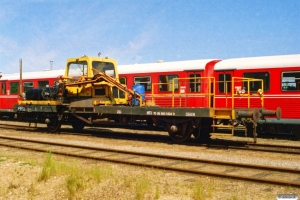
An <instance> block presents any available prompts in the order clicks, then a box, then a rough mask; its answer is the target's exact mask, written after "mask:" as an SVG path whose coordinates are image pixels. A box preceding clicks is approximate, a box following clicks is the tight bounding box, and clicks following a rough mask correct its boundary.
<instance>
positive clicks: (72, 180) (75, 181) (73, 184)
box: [66, 174, 84, 198]
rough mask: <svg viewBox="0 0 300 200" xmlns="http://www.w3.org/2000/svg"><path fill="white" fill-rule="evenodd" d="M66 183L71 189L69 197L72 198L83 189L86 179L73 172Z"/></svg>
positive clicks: (69, 189)
mask: <svg viewBox="0 0 300 200" xmlns="http://www.w3.org/2000/svg"><path fill="white" fill-rule="evenodd" d="M66 185H67V188H68V191H69V197H70V198H72V197H73V196H74V195H75V194H76V193H77V191H78V190H80V189H83V187H84V180H83V179H82V178H81V177H80V176H79V175H78V174H77V175H76V174H72V175H70V176H68V177H67V179H66Z"/></svg>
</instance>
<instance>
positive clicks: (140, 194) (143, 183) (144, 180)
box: [135, 177, 150, 199]
mask: <svg viewBox="0 0 300 200" xmlns="http://www.w3.org/2000/svg"><path fill="white" fill-rule="evenodd" d="M149 188H150V181H149V179H148V177H141V178H140V179H139V180H138V181H137V183H136V187H135V189H136V199H144V196H145V194H146V192H147V191H148V189H149Z"/></svg>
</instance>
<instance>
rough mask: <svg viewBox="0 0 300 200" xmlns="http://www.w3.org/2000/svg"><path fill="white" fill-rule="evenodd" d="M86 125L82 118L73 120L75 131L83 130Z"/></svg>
mask: <svg viewBox="0 0 300 200" xmlns="http://www.w3.org/2000/svg"><path fill="white" fill-rule="evenodd" d="M84 126H85V123H84V122H83V121H81V120H74V121H72V127H73V129H74V130H75V131H82V129H83V128H84Z"/></svg>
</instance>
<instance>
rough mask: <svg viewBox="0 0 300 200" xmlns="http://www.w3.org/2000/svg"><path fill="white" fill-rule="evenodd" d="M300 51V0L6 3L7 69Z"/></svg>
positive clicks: (3, 42)
mask: <svg viewBox="0 0 300 200" xmlns="http://www.w3.org/2000/svg"><path fill="white" fill-rule="evenodd" d="M98 52H101V53H102V56H106V55H108V56H109V57H110V58H114V59H116V60H117V63H118V64H133V63H149V62H156V61H157V60H164V61H178V60H191V59H211V58H218V59H227V58H237V57H251V56H267V55H282V54H299V53H300V1H299V0H288V1H284V0H249V1H247V0H193V1H192V0H127V1H126V0H106V1H104V0H94V1H92V0H81V1H79V0H27V1H26V0H19V1H11V0H0V72H2V74H4V73H15V72H19V59H20V58H22V61H23V71H37V70H44V69H47V68H48V69H49V68H50V60H53V69H63V68H65V62H66V59H67V58H70V57H79V56H82V55H83V54H85V55H92V56H97V54H98Z"/></svg>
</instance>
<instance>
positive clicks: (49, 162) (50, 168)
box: [38, 152, 56, 181]
mask: <svg viewBox="0 0 300 200" xmlns="http://www.w3.org/2000/svg"><path fill="white" fill-rule="evenodd" d="M55 164H56V163H55V162H54V160H53V159H52V153H51V152H49V153H47V156H46V160H45V161H44V166H43V169H42V172H41V174H40V176H39V178H38V181H43V180H47V179H48V178H49V177H50V176H51V175H53V174H54V173H55Z"/></svg>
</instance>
